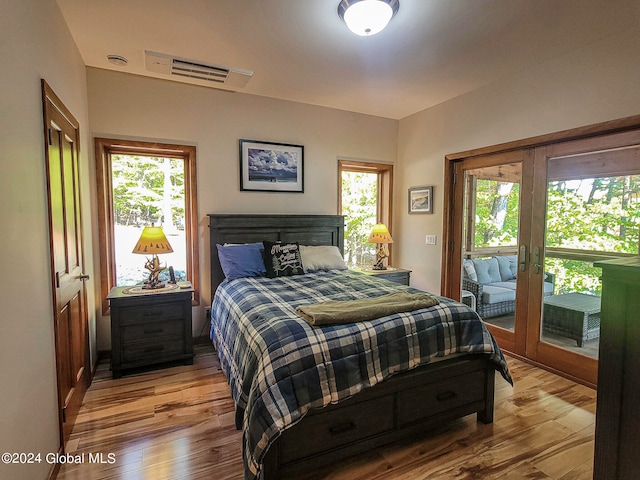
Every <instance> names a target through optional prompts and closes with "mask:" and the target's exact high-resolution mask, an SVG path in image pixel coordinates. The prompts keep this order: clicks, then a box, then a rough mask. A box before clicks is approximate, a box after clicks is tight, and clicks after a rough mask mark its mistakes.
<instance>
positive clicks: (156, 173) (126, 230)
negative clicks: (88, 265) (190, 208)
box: [111, 155, 187, 286]
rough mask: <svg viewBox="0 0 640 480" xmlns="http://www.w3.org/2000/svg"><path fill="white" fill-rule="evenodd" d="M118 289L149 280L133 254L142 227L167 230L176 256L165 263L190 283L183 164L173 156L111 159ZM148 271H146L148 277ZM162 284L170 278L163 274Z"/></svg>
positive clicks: (165, 257) (166, 257) (169, 256)
mask: <svg viewBox="0 0 640 480" xmlns="http://www.w3.org/2000/svg"><path fill="white" fill-rule="evenodd" d="M111 183H112V189H113V216H114V224H115V225H114V240H115V251H114V254H115V263H116V285H118V286H123V285H135V284H136V283H139V282H141V281H143V280H144V279H145V278H146V273H148V272H146V270H144V269H143V268H142V266H143V264H144V257H142V256H140V255H136V254H133V253H132V249H133V247H134V245H135V244H136V242H137V240H138V238H139V237H140V234H141V233H142V228H143V227H145V226H150V225H151V224H156V225H160V226H162V227H163V230H164V232H165V234H166V235H167V238H168V240H169V243H170V244H171V246H172V248H173V250H174V252H173V253H170V254H165V255H162V258H161V262H162V263H166V264H167V265H171V266H173V267H174V272H175V275H176V279H177V280H185V279H186V258H187V257H186V241H185V234H184V226H185V225H184V215H185V212H184V210H185V190H184V163H183V162H182V161H181V160H176V159H171V158H158V157H145V156H137V155H112V156H111ZM145 272H146V273H145ZM160 276H161V280H163V281H165V280H168V271H167V270H164V271H163V272H162V273H161V274H160Z"/></svg>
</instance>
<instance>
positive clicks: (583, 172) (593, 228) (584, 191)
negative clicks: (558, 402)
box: [527, 138, 640, 385]
mask: <svg viewBox="0 0 640 480" xmlns="http://www.w3.org/2000/svg"><path fill="white" fill-rule="evenodd" d="M605 140H606V138H605ZM580 148H582V147H580V145H579V143H578V142H575V143H569V144H567V145H565V146H563V145H558V146H556V147H550V148H548V149H541V152H539V154H537V155H536V169H537V171H543V172H546V179H545V180H544V183H542V182H541V181H540V182H538V183H536V186H537V187H538V188H537V189H536V188H534V195H533V196H534V198H535V199H536V200H534V202H536V201H537V202H538V203H537V204H536V205H534V211H535V209H536V208H543V209H544V228H541V229H539V230H535V228H534V232H533V235H532V246H535V245H538V246H541V247H543V248H544V252H543V254H541V255H540V256H539V257H538V259H537V260H536V258H532V259H531V271H530V274H529V275H530V295H532V297H531V298H532V300H533V299H538V300H537V301H536V302H534V301H531V302H530V305H529V317H530V318H537V319H539V320H540V321H539V325H536V324H535V322H530V324H529V333H528V340H527V342H528V343H527V356H528V357H530V358H533V359H535V360H536V361H539V362H540V363H543V364H546V365H549V366H550V367H553V368H557V369H559V370H562V371H564V372H566V373H569V374H570V375H572V376H575V377H576V378H580V379H582V380H584V381H586V382H588V383H590V384H594V385H595V384H596V383H597V360H598V356H599V338H600V293H601V289H602V285H601V281H600V276H601V273H602V272H601V270H600V269H599V268H597V267H595V266H594V262H597V261H599V260H605V259H608V258H617V257H621V256H631V255H638V253H639V237H640V226H639V222H640V165H638V162H637V158H638V154H640V147H638V146H636V145H629V146H622V147H620V146H614V145H612V146H611V147H609V148H600V149H593V150H592V151H589V152H586V153H585V151H584V150H582V152H576V151H575V150H577V149H580ZM562 149H564V152H563V153H565V154H564V155H554V153H555V151H554V150H562ZM574 149H575V150H574ZM543 188H544V191H543V190H542V189H543ZM543 200H544V203H542V201H543ZM534 218H535V215H534ZM533 248H536V247H533ZM536 264H538V267H539V270H540V271H541V273H540V275H539V276H538V277H537V278H536V275H535V272H534V271H533V270H534V268H535V266H536ZM543 265H544V266H543ZM534 278H535V280H534ZM540 283H542V286H540V285H536V284H540ZM534 285H536V286H535V288H534ZM533 340H535V341H533Z"/></svg>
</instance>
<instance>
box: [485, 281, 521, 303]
mask: <svg viewBox="0 0 640 480" xmlns="http://www.w3.org/2000/svg"><path fill="white" fill-rule="evenodd" d="M482 291H483V294H482V301H483V302H484V303H498V302H508V301H510V300H515V299H516V291H515V290H511V289H509V288H503V287H494V286H491V285H485V286H484V288H483V290H482Z"/></svg>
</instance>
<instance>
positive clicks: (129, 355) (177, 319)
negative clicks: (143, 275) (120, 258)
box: [107, 287, 193, 378]
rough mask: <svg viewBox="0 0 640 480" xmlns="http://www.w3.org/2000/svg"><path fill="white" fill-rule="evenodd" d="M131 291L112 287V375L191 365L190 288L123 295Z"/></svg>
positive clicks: (126, 288) (108, 297) (191, 291)
mask: <svg viewBox="0 0 640 480" xmlns="http://www.w3.org/2000/svg"><path fill="white" fill-rule="evenodd" d="M131 288H132V287H114V288H112V289H111V291H110V292H109V295H108V296H107V299H108V300H109V303H110V305H111V371H112V375H113V378H120V377H121V376H122V374H123V370H127V369H131V368H137V367H145V366H148V365H154V364H160V363H165V362H173V361H178V360H181V361H184V363H185V364H187V365H188V364H192V363H193V345H192V341H193V339H192V334H191V297H192V293H193V288H184V289H183V288H175V289H174V290H166V291H161V292H152V291H148V292H144V293H137V291H136V290H137V289H136V290H134V291H136V293H125V291H130V290H131Z"/></svg>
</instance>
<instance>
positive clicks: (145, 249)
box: [133, 226, 173, 289]
mask: <svg viewBox="0 0 640 480" xmlns="http://www.w3.org/2000/svg"><path fill="white" fill-rule="evenodd" d="M171 252H173V248H171V244H170V243H169V241H168V240H167V237H166V236H165V234H164V232H163V231H162V227H154V226H151V227H144V229H143V230H142V234H141V235H140V238H139V239H138V243H136V246H135V247H134V248H133V253H137V254H140V255H151V256H152V257H151V259H149V258H147V262H146V263H145V265H144V266H145V268H146V269H147V270H149V279H148V280H147V281H146V282H144V286H143V288H147V289H156V288H164V283H161V282H160V281H159V280H158V275H159V274H160V272H161V271H162V270H164V269H165V268H166V267H167V266H166V264H165V265H160V259H159V258H158V254H162V253H171Z"/></svg>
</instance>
